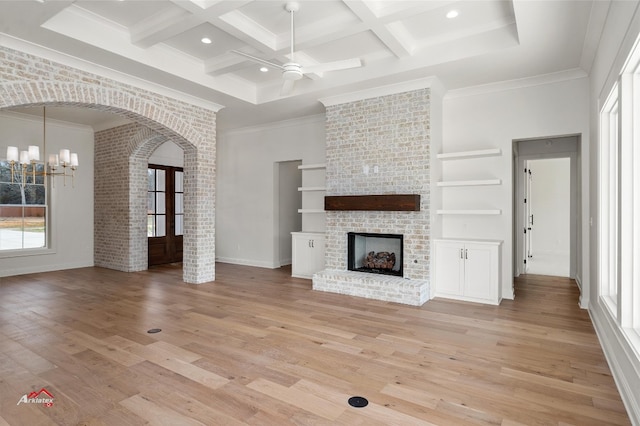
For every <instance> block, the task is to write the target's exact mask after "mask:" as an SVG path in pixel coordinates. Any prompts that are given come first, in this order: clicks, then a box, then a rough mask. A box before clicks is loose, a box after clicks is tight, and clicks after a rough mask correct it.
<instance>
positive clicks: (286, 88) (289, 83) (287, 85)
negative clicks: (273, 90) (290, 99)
mask: <svg viewBox="0 0 640 426" xmlns="http://www.w3.org/2000/svg"><path fill="white" fill-rule="evenodd" d="M295 82H296V81H295V80H284V82H283V83H282V89H280V96H286V95H290V94H291V92H293V86H294V85H295Z"/></svg>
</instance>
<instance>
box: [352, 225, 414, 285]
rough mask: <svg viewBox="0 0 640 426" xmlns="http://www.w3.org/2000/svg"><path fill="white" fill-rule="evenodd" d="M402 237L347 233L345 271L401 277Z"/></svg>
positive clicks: (396, 235)
mask: <svg viewBox="0 0 640 426" xmlns="http://www.w3.org/2000/svg"><path fill="white" fill-rule="evenodd" d="M402 243H403V236H402V235H400V234H375V233H360V232H349V233H347V269H348V270H350V271H356V272H366V273H370V274H383V275H393V276H398V277H402V249H403V247H402V246H403V244H402Z"/></svg>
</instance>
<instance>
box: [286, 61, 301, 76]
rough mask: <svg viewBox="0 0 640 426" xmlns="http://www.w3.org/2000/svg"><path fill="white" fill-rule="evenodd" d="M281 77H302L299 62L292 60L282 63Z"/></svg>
mask: <svg viewBox="0 0 640 426" xmlns="http://www.w3.org/2000/svg"><path fill="white" fill-rule="evenodd" d="M282 68H283V71H282V77H283V78H284V79H285V80H294V81H295V80H300V79H301V78H302V68H301V67H300V64H296V63H293V62H287V63H286V64H284V65H282Z"/></svg>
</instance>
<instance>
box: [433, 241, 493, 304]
mask: <svg viewBox="0 0 640 426" xmlns="http://www.w3.org/2000/svg"><path fill="white" fill-rule="evenodd" d="M501 244H502V242H501V241H493V240H461V239H439V240H434V255H435V265H434V267H435V274H434V276H435V283H434V284H435V289H436V291H435V295H436V297H446V298H450V299H459V300H466V301H470V302H479V303H489V304H493V305H497V304H499V303H500V300H501V299H502V296H501V286H500V247H501Z"/></svg>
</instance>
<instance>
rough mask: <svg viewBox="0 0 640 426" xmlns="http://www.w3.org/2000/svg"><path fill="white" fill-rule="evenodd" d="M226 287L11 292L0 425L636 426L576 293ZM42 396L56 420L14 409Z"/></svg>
mask: <svg viewBox="0 0 640 426" xmlns="http://www.w3.org/2000/svg"><path fill="white" fill-rule="evenodd" d="M216 273H217V280H216V282H215V283H209V284H203V285H199V286H198V285H187V284H184V283H183V282H182V280H181V276H182V271H181V269H180V268H179V267H177V266H175V265H173V266H172V265H169V266H163V267H157V268H153V269H151V270H149V271H145V272H140V273H122V272H117V271H111V270H107V269H101V268H83V269H76V270H70V271H60V272H53V273H47V274H33V275H25V276H20V277H10V278H0V425H6V424H9V425H12V426H14V425H15V426H21V425H50V424H61V425H102V424H105V425H117V426H125V425H139V424H151V425H172V426H175V425H201V424H203V425H240V424H251V425H283V424H299V425H312V424H313V425H367V426H369V425H392V424H393V425H403V426H404V425H428V424H436V425H467V424H469V425H471V424H474V425H478V424H480V425H484V424H491V425H505V426H507V425H509V426H513V425H520V424H524V425H568V424H573V425H581V426H582V425H598V426H601V425H605V424H616V425H623V424H629V419H628V417H627V415H626V413H625V410H624V407H623V405H622V402H621V400H620V396H619V394H618V391H617V390H616V387H615V385H614V382H613V379H612V377H611V373H610V370H609V368H608V366H607V364H606V362H605V359H604V356H603V353H602V349H601V348H600V346H599V344H598V340H597V338H596V335H595V333H594V330H593V327H592V325H591V322H590V320H589V316H588V313H587V312H586V311H584V310H580V309H579V308H578V304H577V299H578V292H577V289H576V286H575V283H574V282H573V281H571V280H568V279H563V278H549V277H541V276H532V275H530V276H527V277H525V278H523V279H520V280H518V282H517V285H516V300H515V301H508V300H506V301H503V302H502V304H501V305H500V306H499V307H494V306H486V305H479V304H472V303H464V302H455V301H448V300H444V299H435V300H432V301H429V302H427V303H426V304H425V305H424V306H422V307H420V308H416V307H411V306H404V305H399V304H395V303H387V302H380V301H373V300H366V299H361V298H356V297H349V296H342V295H336V294H330V293H320V292H314V291H312V290H311V282H310V281H309V280H302V279H295V278H291V277H290V276H289V273H290V271H289V270H288V269H286V268H283V269H280V270H268V269H260V268H251V267H241V266H234V265H228V264H218V265H217V269H216ZM152 328H161V329H162V331H161V332H160V333H157V334H148V333H147V330H149V329H152ZM42 388H45V389H46V390H47V391H49V392H50V393H51V394H53V396H54V404H53V406H51V407H45V406H44V405H43V404H20V405H17V403H18V401H19V400H20V398H21V397H22V395H24V394H27V393H29V392H32V391H38V390H40V389H42ZM355 395H357V396H363V397H365V398H368V399H369V405H368V406H367V407H365V408H353V407H351V406H349V405H348V403H347V400H348V398H349V397H351V396H355Z"/></svg>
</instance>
